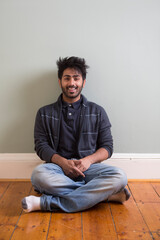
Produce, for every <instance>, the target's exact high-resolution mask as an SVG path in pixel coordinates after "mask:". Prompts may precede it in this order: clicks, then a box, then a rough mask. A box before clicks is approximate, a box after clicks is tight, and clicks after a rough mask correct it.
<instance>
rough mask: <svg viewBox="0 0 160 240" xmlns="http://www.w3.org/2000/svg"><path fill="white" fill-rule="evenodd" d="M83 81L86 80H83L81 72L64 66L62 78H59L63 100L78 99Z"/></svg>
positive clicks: (72, 100) (73, 100)
mask: <svg viewBox="0 0 160 240" xmlns="http://www.w3.org/2000/svg"><path fill="white" fill-rule="evenodd" d="M85 82H86V80H83V78H82V74H81V73H80V72H79V71H78V70H76V69H74V68H66V69H65V70H64V71H63V75H62V79H61V80H60V79H59V85H60V87H61V89H62V92H63V100H64V101H66V102H69V103H73V102H76V101H78V100H79V99H80V94H81V91H82V88H83V87H84V85H85Z"/></svg>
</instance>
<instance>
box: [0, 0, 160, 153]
mask: <svg viewBox="0 0 160 240" xmlns="http://www.w3.org/2000/svg"><path fill="white" fill-rule="evenodd" d="M72 55H75V56H80V57H84V58H85V59H86V60H87V63H88V64H89V65H90V70H89V73H88V78H87V84H86V87H85V89H84V91H83V93H84V94H85V95H86V97H87V98H88V99H90V100H92V101H95V102H97V103H99V104H100V105H102V106H103V107H104V108H105V109H106V110H107V112H108V115H109V117H110V120H111V122H112V133H113V137H114V142H115V152H118V153H130V152H132V153H159V152H160V1H159V0H150V1H149V0H134V1H132V0H121V1H120V0H110V1H107V0H81V1H80V0H79V1H77V0H26V1H24V0H0V69H1V70H0V83H1V84H0V152H1V153H7V152H8V153H12V152H33V151H34V150H33V126H34V119H35V114H36V112H37V109H38V108H39V107H40V106H43V105H45V104H49V103H51V102H53V101H55V100H56V99H57V97H58V95H59V93H60V90H59V88H58V83H57V73H56V64H55V62H56V60H57V58H58V57H59V56H62V57H65V56H72Z"/></svg>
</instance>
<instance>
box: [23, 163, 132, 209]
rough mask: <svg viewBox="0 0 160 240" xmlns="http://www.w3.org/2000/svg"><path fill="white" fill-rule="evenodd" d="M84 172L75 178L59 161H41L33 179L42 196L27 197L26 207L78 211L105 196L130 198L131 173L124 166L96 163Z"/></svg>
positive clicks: (109, 199) (118, 199) (104, 198)
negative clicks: (129, 182) (129, 183)
mask: <svg viewBox="0 0 160 240" xmlns="http://www.w3.org/2000/svg"><path fill="white" fill-rule="evenodd" d="M84 174H85V177H84V178H83V177H78V178H76V179H74V180H73V179H70V178H69V177H67V176H66V175H65V174H64V172H63V170H62V168H61V167H59V166H58V165H56V164H53V163H46V164H42V165H39V166H38V167H36V168H35V169H34V171H33V173H32V178H31V181H32V184H33V186H34V188H35V189H36V190H37V191H39V192H40V193H42V196H41V197H34V196H29V197H26V198H24V199H23V200H22V207H23V209H24V210H26V211H28V212H29V211H35V210H43V211H54V210H56V209H62V210H63V211H65V212H78V211H82V210H85V209H88V208H91V207H92V206H94V205H96V204H97V203H99V202H101V201H104V200H108V201H119V202H123V201H126V200H128V198H129V196H130V194H129V193H128V191H127V189H125V186H126V184H127V177H126V174H125V173H124V172H123V171H122V170H121V169H119V168H117V167H113V166H109V165H106V164H103V163H96V164H92V165H91V166H90V168H89V169H88V170H86V171H85V172H84Z"/></svg>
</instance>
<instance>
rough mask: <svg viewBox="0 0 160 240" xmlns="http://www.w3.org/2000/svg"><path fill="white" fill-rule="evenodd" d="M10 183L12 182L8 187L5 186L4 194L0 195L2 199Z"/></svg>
mask: <svg viewBox="0 0 160 240" xmlns="http://www.w3.org/2000/svg"><path fill="white" fill-rule="evenodd" d="M10 184H11V183H9V184H8V185H7V187H6V188H5V190H4V192H3V193H2V195H1V196H0V200H1V199H2V198H3V196H4V194H5V193H6V191H7V189H8V188H9V186H10Z"/></svg>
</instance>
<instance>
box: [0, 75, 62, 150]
mask: <svg viewBox="0 0 160 240" xmlns="http://www.w3.org/2000/svg"><path fill="white" fill-rule="evenodd" d="M21 79H22V78H21ZM60 93H61V90H60V87H59V85H58V79H57V73H55V72H49V73H42V74H41V75H40V76H35V77H33V76H32V77H30V78H26V79H24V78H23V81H21V82H20V84H19V85H18V87H16V88H14V89H13V94H12V96H9V98H10V99H9V100H8V101H9V102H10V103H9V106H7V109H8V110H7V114H6V116H5V118H7V119H8V120H7V121H6V123H5V126H4V127H3V129H2V134H1V140H0V146H1V149H0V152H1V153H28V152H34V140H33V131H34V122H35V116H36V113H37V111H38V109H39V108H40V107H42V106H44V105H47V104H50V103H53V102H55V101H56V100H57V98H58V96H59V94H60Z"/></svg>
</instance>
